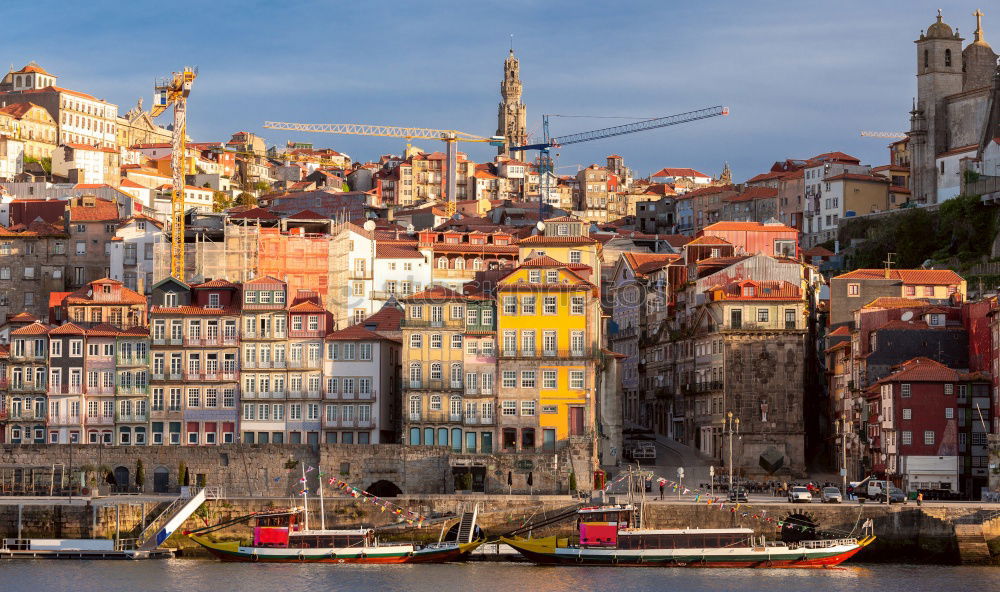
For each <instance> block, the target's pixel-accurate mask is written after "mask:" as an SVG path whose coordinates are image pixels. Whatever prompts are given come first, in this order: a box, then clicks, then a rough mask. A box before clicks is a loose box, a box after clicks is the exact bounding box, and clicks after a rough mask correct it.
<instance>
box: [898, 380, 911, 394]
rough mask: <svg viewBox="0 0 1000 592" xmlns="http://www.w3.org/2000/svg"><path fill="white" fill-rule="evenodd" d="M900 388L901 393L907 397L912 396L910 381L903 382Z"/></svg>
mask: <svg viewBox="0 0 1000 592" xmlns="http://www.w3.org/2000/svg"><path fill="white" fill-rule="evenodd" d="M899 389H900V395H901V396H902V397H904V398H906V397H909V396H910V384H909V383H906V382H904V383H903V384H901V385H900V386H899Z"/></svg>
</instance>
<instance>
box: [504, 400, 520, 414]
mask: <svg viewBox="0 0 1000 592" xmlns="http://www.w3.org/2000/svg"><path fill="white" fill-rule="evenodd" d="M500 409H501V410H502V411H501V415H507V416H511V415H517V401H504V402H503V403H501V406H500Z"/></svg>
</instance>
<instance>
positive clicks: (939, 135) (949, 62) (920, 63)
mask: <svg viewBox="0 0 1000 592" xmlns="http://www.w3.org/2000/svg"><path fill="white" fill-rule="evenodd" d="M914 43H916V45H917V100H916V105H914V109H913V112H912V113H911V119H910V121H911V134H910V136H911V144H912V146H910V149H911V151H912V155H913V156H912V159H911V161H910V162H911V165H910V166H911V172H912V177H913V197H914V198H915V199H917V200H918V201H921V202H923V203H927V204H933V203H937V167H936V166H935V158H936V156H937V154H938V153H939V152H944V151H945V150H947V146H948V124H947V112H946V110H945V102H944V99H945V97H947V96H949V95H953V94H955V93H959V92H962V84H963V81H964V75H963V73H962V38H961V37H959V36H958V33H957V32H955V31H952V29H951V27H950V26H948V25H947V24H946V23H945V22H944V21H943V20H942V18H941V11H940V10H938V16H937V21H936V22H935V23H933V24H931V26H930V27H927V33H923V32H921V34H920V38H919V39H917V40H916V41H914ZM918 124H919V125H918ZM919 128H923V129H919Z"/></svg>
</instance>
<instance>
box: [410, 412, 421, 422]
mask: <svg viewBox="0 0 1000 592" xmlns="http://www.w3.org/2000/svg"><path fill="white" fill-rule="evenodd" d="M407 417H409V419H410V421H420V414H419V413H413V412H411V413H410V414H409V415H408V416H407Z"/></svg>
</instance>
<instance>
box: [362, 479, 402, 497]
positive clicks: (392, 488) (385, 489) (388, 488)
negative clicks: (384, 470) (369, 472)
mask: <svg viewBox="0 0 1000 592" xmlns="http://www.w3.org/2000/svg"><path fill="white" fill-rule="evenodd" d="M366 491H367V492H368V493H370V494H372V495H374V496H375V497H396V496H398V495H399V494H401V493H403V490H402V489H400V488H399V487H396V484H395V483H393V482H392V481H386V480H385V479H381V480H379V481H376V482H374V483H372V484H371V485H369V486H368V488H367V489H366Z"/></svg>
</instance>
